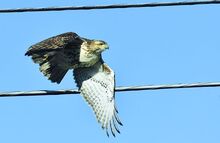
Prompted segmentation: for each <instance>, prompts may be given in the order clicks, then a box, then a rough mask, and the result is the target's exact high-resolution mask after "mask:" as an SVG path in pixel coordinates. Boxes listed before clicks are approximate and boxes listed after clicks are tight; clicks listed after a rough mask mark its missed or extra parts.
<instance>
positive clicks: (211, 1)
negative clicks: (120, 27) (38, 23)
mask: <svg viewBox="0 0 220 143" xmlns="http://www.w3.org/2000/svg"><path fill="white" fill-rule="evenodd" d="M207 4H220V0H202V1H201V0H200V1H199V0H198V1H178V2H151V3H140V4H113V5H97V6H65V7H42V8H17V9H0V13H15V12H43V11H64V10H94V9H116V8H141V7H162V6H184V5H207Z"/></svg>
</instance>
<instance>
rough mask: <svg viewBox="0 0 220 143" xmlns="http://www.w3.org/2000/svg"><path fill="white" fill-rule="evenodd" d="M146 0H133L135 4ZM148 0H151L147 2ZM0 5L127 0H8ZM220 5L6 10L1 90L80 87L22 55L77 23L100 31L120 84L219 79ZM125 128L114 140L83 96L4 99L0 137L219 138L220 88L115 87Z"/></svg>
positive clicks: (200, 141) (81, 30) (34, 140)
mask: <svg viewBox="0 0 220 143" xmlns="http://www.w3.org/2000/svg"><path fill="white" fill-rule="evenodd" d="M135 2H146V0H133V1H130V2H129V3H135ZM148 2H149V1H148ZM0 3H1V4H0V9H3V8H19V7H20V8H21V7H48V6H69V5H96V4H110V3H111V4H113V3H127V2H126V0H123V1H121V0H120V1H119V0H111V1H98V0H91V1H85V0H84V1H81V0H74V1H73V0H62V1H58V0H53V1H51V0H38V1H36V0H28V1H26V0H19V2H18V1H17V0H7V1H2V2H0ZM219 14H220V5H203V6H182V7H160V8H159V7H158V8H139V9H114V10H93V11H64V12H36V13H14V14H0V38H1V40H0V41H1V46H0V49H1V52H0V65H1V67H0V92H2V91H29V90H40V89H50V90H56V89H75V88H76V85H75V83H74V81H73V77H72V72H69V73H68V74H67V75H66V77H65V78H64V80H63V81H62V83H61V84H60V85H57V84H54V83H51V82H50V81H48V80H47V79H46V78H45V77H44V76H43V75H42V73H40V72H39V70H38V65H36V64H34V63H33V62H32V61H31V59H30V58H29V57H25V56H24V53H25V52H26V50H27V49H28V47H29V46H31V45H32V44H35V43H37V42H39V41H41V40H43V39H45V38H48V37H51V36H54V35H57V34H60V33H64V32H68V31H73V32H76V33H78V34H79V35H80V36H82V37H86V38H91V39H102V40H105V41H106V42H108V44H109V46H110V49H109V50H107V51H106V52H105V53H104V54H103V58H104V60H105V62H106V63H108V64H109V66H111V67H112V69H114V71H115V73H116V84H117V86H132V85H151V84H155V85H157V84H173V83H194V82H214V81H215V82H216V81H220V66H219V65H220V64H219V63H220V62H219V61H220V56H219V55H220V38H219V34H220V28H219V25H220V18H219ZM116 100H117V101H116V102H117V106H118V109H119V116H120V118H121V120H122V122H123V124H124V126H123V127H122V128H120V129H121V134H120V135H117V137H116V138H113V137H110V138H107V136H106V134H105V132H104V131H102V129H101V127H100V125H99V124H98V123H97V122H96V119H95V116H94V115H93V112H92V110H91V109H90V107H89V106H88V105H87V104H86V103H85V102H84V100H83V99H82V97H81V96H79V95H73V96H72V95H61V96H44V97H42V96H38V97H13V98H0V142H1V143H15V142H17V143H48V142H52V143H60V142H64V143H73V142H79V143H80V142H94V143H101V142H121V143H134V142H144V143H207V142H211V143H219V142H220V88H194V89H172V90H156V91H139V92H120V93H116Z"/></svg>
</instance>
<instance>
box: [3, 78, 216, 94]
mask: <svg viewBox="0 0 220 143" xmlns="http://www.w3.org/2000/svg"><path fill="white" fill-rule="evenodd" d="M199 87H200V88H201V87H220V82H204V83H191V84H164V85H144V86H127V87H117V88H116V89H115V91H116V92H124V91H140V90H160V89H178V88H199ZM79 93H80V92H79V91H78V90H76V89H74V90H36V91H17V92H2V93H0V97H14V96H42V95H62V94H79Z"/></svg>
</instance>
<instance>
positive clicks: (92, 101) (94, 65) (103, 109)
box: [25, 32, 123, 137]
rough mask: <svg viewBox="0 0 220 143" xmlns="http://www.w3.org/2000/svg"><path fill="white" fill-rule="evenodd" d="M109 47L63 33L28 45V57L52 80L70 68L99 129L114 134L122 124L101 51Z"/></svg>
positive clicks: (112, 80) (110, 74) (112, 79)
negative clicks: (99, 126) (99, 125)
mask: <svg viewBox="0 0 220 143" xmlns="http://www.w3.org/2000/svg"><path fill="white" fill-rule="evenodd" d="M106 49H109V46H108V44H107V43H106V42H105V41H103V40H93V39H92V40H91V39H87V38H83V37H81V36H79V35H78V34H76V33H74V32H66V33H63V34H59V35H56V36H53V37H50V38H48V39H46V40H43V41H41V42H38V43H36V44H34V45H32V46H30V47H29V48H28V50H27V52H26V53H25V56H31V58H32V60H33V62H34V63H36V64H39V70H40V71H41V72H42V73H43V75H44V76H46V77H47V78H48V80H50V81H51V82H53V83H57V84H59V83H60V82H61V81H62V79H63V77H64V76H65V74H66V73H67V71H68V70H73V76H74V80H75V83H76V85H77V87H78V89H79V91H80V94H81V95H82V96H83V98H84V99H85V101H86V102H87V103H88V104H89V105H90V107H91V108H92V110H93V112H94V114H95V116H96V119H97V121H98V123H100V124H101V127H102V129H104V130H105V131H106V134H107V136H109V132H111V134H112V135H113V136H114V137H115V136H116V133H120V130H119V127H118V126H119V125H120V126H123V124H122V122H121V121H120V119H119V117H118V110H117V107H116V103H115V73H114V71H113V70H112V69H111V68H110V67H109V66H108V65H107V64H106V63H105V62H104V60H103V58H102V52H103V51H105V50H106Z"/></svg>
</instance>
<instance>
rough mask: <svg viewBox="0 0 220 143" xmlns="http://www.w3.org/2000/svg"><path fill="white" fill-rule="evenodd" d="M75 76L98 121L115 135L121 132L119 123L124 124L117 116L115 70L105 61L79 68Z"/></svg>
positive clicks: (75, 71)
mask: <svg viewBox="0 0 220 143" xmlns="http://www.w3.org/2000/svg"><path fill="white" fill-rule="evenodd" d="M74 77H75V81H76V83H77V86H78V87H79V89H80V92H81V94H82V96H83V97H84V99H85V100H86V101H87V102H88V104H89V105H90V106H91V107H92V109H93V111H94V113H95V115H96V118H97V120H98V122H99V123H100V124H101V125H102V128H103V129H106V133H107V135H108V136H109V133H108V131H109V129H110V130H111V132H112V135H113V136H115V133H116V131H117V132H118V133H120V131H119V129H118V127H117V124H119V125H122V123H121V121H120V120H119V118H118V116H117V113H118V111H117V109H116V106H115V96H114V87H115V82H114V72H113V71H112V70H111V68H110V67H109V66H108V65H107V64H105V63H103V62H101V61H100V62H98V63H96V64H95V65H93V66H92V67H87V68H77V69H75V70H74Z"/></svg>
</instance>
